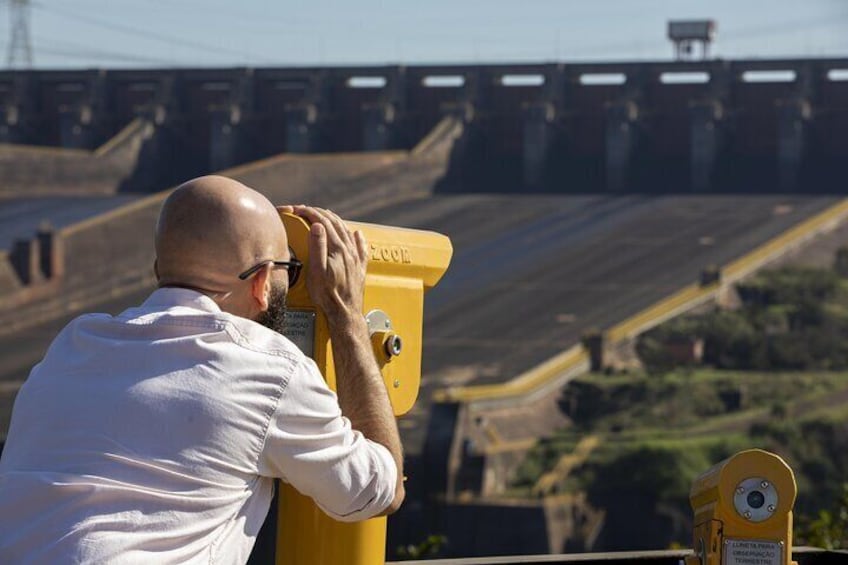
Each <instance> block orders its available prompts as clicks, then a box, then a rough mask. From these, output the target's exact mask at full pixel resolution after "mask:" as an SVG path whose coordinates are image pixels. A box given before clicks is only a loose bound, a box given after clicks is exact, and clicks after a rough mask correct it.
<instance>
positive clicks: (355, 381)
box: [328, 313, 403, 510]
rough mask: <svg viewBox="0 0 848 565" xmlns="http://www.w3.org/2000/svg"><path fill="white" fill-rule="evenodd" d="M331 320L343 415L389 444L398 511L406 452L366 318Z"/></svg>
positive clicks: (368, 435)
mask: <svg viewBox="0 0 848 565" xmlns="http://www.w3.org/2000/svg"><path fill="white" fill-rule="evenodd" d="M328 321H329V326H330V339H331V340H332V342H333V359H334V362H335V367H336V392H337V394H338V396H339V405H340V406H341V409H342V414H344V415H345V416H346V417H347V418H348V419H349V420H350V421H351V424H352V425H353V428H354V429H356V430H359V431H360V432H362V434H363V435H364V436H365V437H366V438H368V439H370V440H371V441H374V442H376V443H379V444H381V445H383V446H385V447H386V448H387V449H388V450H389V452H390V453H391V454H392V457H393V458H394V460H395V463H396V465H397V471H398V482H397V485H396V488H395V495H396V496H395V499H396V500H395V503H394V504H393V506H394V507H393V508H392V509H391V510H396V509H397V506H399V505H400V502H401V501H402V499H403V451H402V447H401V442H400V436H399V435H398V430H397V423H396V422H395V417H394V413H393V411H392V406H391V403H390V402H389V395H388V392H387V391H386V385H385V384H384V382H383V377H382V375H381V374H380V368H379V367H378V366H377V361H376V360H375V359H374V353H373V351H372V349H371V341H370V338H369V335H368V327H367V325H366V322H365V318H364V317H363V316H362V314H359V313H354V314H350V315H348V314H345V315H339V316H331V317H329V318H328Z"/></svg>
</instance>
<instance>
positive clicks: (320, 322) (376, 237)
mask: <svg viewBox="0 0 848 565" xmlns="http://www.w3.org/2000/svg"><path fill="white" fill-rule="evenodd" d="M280 216H281V218H282V220H283V223H284V224H285V226H286V234H287V236H288V239H289V246H290V247H291V249H292V251H293V253H294V256H295V257H296V258H297V259H299V260H300V261H302V262H303V264H304V270H306V271H308V269H309V248H308V245H307V243H308V237H309V226H308V225H307V223H306V222H305V221H304V220H303V219H302V218H300V217H298V216H295V215H292V214H287V213H281V214H280ZM346 224H347V226H348V228H349V229H351V230H361V231H362V232H363V233H364V235H365V238H366V240H367V241H368V245H369V246H370V258H369V261H368V270H367V274H366V279H365V297H364V312H363V315H364V316H365V317H366V320H367V322H368V328H369V332H370V334H371V343H372V346H373V348H374V355H375V357H376V358H377V363H378V364H379V366H380V370H381V372H382V375H383V380H384V381H385V383H386V389H387V390H388V391H389V398H390V400H391V403H392V408H393V410H394V414H395V416H402V415H403V414H406V413H407V412H409V410H410V409H411V408H412V406H413V404H415V399H416V398H417V397H418V389H419V385H420V383H421V348H422V326H423V321H424V293H425V292H426V291H427V290H429V289H430V288H432V287H433V286H435V285H436V283H438V282H439V279H441V277H442V275H443V274H444V272H445V271H446V270H447V268H448V264H449V263H450V259H451V255H452V254H453V248H452V247H451V243H450V240H449V239H448V238H447V237H445V236H443V235H440V234H437V233H433V232H428V231H421V230H411V229H403V228H394V227H387V226H378V225H373V224H364V223H357V222H346ZM305 279H306V277H301V278H300V280H299V281H298V282H297V283H296V284H295V285H294V286H293V287H292V288H290V289H289V293H288V297H287V300H286V303H287V306H288V315H287V318H286V319H287V326H288V328H287V330H286V336H287V337H289V338H290V339H291V340H292V341H294V342H295V343H296V344H297V345H298V346H299V347H300V348H301V350H302V351H303V352H304V353H305V354H306V355H309V356H310V357H312V358H313V359H314V360H315V363H316V364H317V365H318V369H319V370H320V371H321V374H323V375H324V378H325V379H326V380H327V383H328V384H329V386H330V388H332V389H333V390H335V389H336V374H335V369H334V366H333V350H332V344H331V343H330V335H329V331H328V327H327V319H326V318H325V317H324V314H323V312H321V311H320V310H319V309H318V308H317V307H316V306H315V305H314V304H313V303H312V301H311V300H310V299H309V294H308V293H307V291H306V284H305ZM385 555H386V518H385V517H381V518H372V519H370V520H365V521H363V522H356V523H343V522H337V521H335V520H333V519H332V518H330V517H329V516H327V515H326V514H324V512H322V511H321V510H320V509H319V508H318V507H317V506H316V505H315V503H314V502H313V501H312V499H311V498H309V497H306V496H303V495H302V494H300V493H299V492H297V491H296V490H295V489H294V488H292V487H291V486H289V485H287V484H281V489H280V497H279V503H278V514H277V543H276V563H277V565H376V564H382V563H384V562H385Z"/></svg>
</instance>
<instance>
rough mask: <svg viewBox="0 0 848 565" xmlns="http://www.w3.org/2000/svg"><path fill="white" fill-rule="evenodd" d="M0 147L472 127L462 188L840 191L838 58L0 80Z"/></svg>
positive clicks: (327, 140)
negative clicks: (143, 132) (143, 136)
mask: <svg viewBox="0 0 848 565" xmlns="http://www.w3.org/2000/svg"><path fill="white" fill-rule="evenodd" d="M0 110H2V115H3V118H0V143H15V144H35V145H50V146H58V147H64V148H88V149H91V148H93V147H96V146H97V145H99V144H101V143H103V142H105V141H106V140H107V139H109V138H110V137H111V136H113V135H115V134H116V133H117V132H118V131H119V130H120V129H121V128H122V127H123V126H125V125H126V124H128V123H130V122H131V121H132V120H134V119H136V118H142V119H145V120H149V121H150V122H151V123H152V124H154V125H155V126H156V129H157V132H156V134H154V135H152V136H151V137H150V139H149V140H148V141H147V144H148V145H149V148H148V149H149V150H148V151H147V156H148V158H149V159H153V160H155V156H156V155H157V152H159V154H167V153H169V151H173V149H174V148H175V147H176V148H178V149H179V151H180V153H179V154H180V155H181V156H182V158H183V159H185V160H186V161H187V162H190V163H192V164H193V165H194V170H196V171H206V170H220V169H224V168H226V167H229V166H232V165H235V164H238V163H242V162H247V161H250V160H253V159H257V158H260V157H263V156H267V155H272V154H277V153H282V152H289V153H315V152H339V151H370V150H385V149H407V148H410V147H412V146H413V145H414V144H415V143H416V142H417V141H418V140H420V139H421V138H423V137H424V136H425V135H426V134H427V132H428V131H430V130H431V129H432V128H433V127H434V126H435V125H436V124H437V123H438V122H439V120H440V119H441V118H442V117H444V116H445V115H446V114H452V115H457V116H460V117H461V118H462V119H463V121H464V123H465V124H466V131H465V135H464V138H463V140H461V142H460V143H458V147H457V153H456V159H455V160H454V161H455V163H454V165H455V166H453V167H452V175H449V176H451V177H452V178H455V179H459V180H460V181H461V182H462V184H463V186H465V187H466V188H467V187H469V186H471V187H475V186H476V187H480V188H482V189H486V190H489V189H491V187H492V186H494V185H496V184H498V183H500V184H503V185H508V186H510V187H512V189H515V187H517V186H522V187H524V188H525V189H530V190H534V189H552V187H554V188H555V189H556V190H557V191H563V190H565V191H592V192H597V191H602V190H608V191H626V190H638V191H649V192H650V191H665V192H669V191H672V192H680V191H684V192H685V191H690V190H691V191H697V192H710V191H724V192H733V191H737V192H738V191H742V192H749V191H751V190H755V191H756V190H759V191H774V190H782V191H788V190H800V191H805V192H809V191H817V192H821V191H830V192H834V191H836V192H842V190H843V189H842V188H841V186H840V184H839V183H840V181H841V174H840V169H839V164H840V163H841V162H844V159H845V157H846V156H848V60H846V59H810V60H801V59H796V60H751V61H725V60H711V61H700V62H653V63H651V62H647V63H615V62H611V63H581V64H570V63H550V64H521V65H473V66H469V65H465V66H463V65H453V66H410V67H404V66H381V67H336V68H256V69H253V68H241V69H150V70H115V71H111V70H80V71H37V72H15V71H5V72H1V73H0Z"/></svg>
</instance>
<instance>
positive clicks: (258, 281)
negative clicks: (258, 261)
mask: <svg viewBox="0 0 848 565" xmlns="http://www.w3.org/2000/svg"><path fill="white" fill-rule="evenodd" d="M252 281H253V284H252V285H251V287H250V290H251V294H253V299H254V300H255V301H256V303H257V305H258V306H259V310H260V311H261V312H264V311H265V310H267V309H268V302H269V299H270V297H271V265H265V266H264V267H262V268H261V269H259V270H258V271H257V272H256V274H255V275H253V278H252Z"/></svg>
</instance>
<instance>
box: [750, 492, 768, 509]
mask: <svg viewBox="0 0 848 565" xmlns="http://www.w3.org/2000/svg"><path fill="white" fill-rule="evenodd" d="M765 503H766V497H765V495H764V494H763V493H761V492H760V491H758V490H753V491H751V492H750V493H749V494H748V506H750V507H751V508H762V507H763V504H765Z"/></svg>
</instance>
